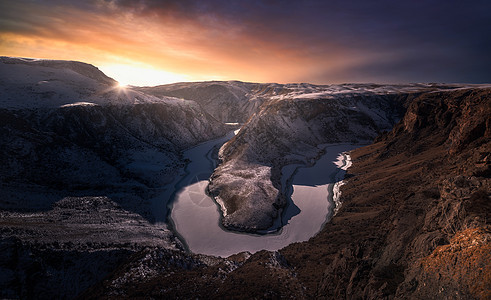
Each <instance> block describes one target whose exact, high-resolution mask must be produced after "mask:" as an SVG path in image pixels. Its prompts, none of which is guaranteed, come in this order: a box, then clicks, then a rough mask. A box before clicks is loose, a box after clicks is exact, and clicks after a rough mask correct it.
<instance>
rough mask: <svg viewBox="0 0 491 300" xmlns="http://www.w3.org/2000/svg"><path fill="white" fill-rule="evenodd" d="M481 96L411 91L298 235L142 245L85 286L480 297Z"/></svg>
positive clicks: (155, 293) (472, 91)
mask: <svg viewBox="0 0 491 300" xmlns="http://www.w3.org/2000/svg"><path fill="white" fill-rule="evenodd" d="M490 96H491V89H490V88H468V89H456V90H451V91H438V92H430V93H423V94H420V95H418V96H417V97H415V98H414V99H413V100H412V101H411V103H410V104H409V106H408V108H407V110H406V112H405V113H404V115H403V117H402V119H401V120H400V121H399V122H398V123H397V124H396V125H395V126H394V128H393V129H392V130H391V131H389V132H386V133H382V134H381V135H379V137H377V139H376V143H374V144H372V145H368V146H365V147H360V148H358V149H356V150H354V151H352V152H351V156H352V159H353V165H352V167H351V168H350V169H348V174H347V176H346V177H347V179H346V184H345V185H343V186H342V188H341V189H342V201H343V205H342V206H341V208H340V210H339V211H338V213H337V214H336V215H335V216H334V217H333V219H332V220H331V221H330V222H329V223H328V224H326V226H325V227H324V228H323V229H322V230H321V231H320V232H319V233H318V234H317V235H316V236H315V237H313V238H311V239H310V240H309V241H307V242H302V243H294V244H291V245H289V246H287V247H285V248H284V249H281V250H279V251H274V252H270V251H260V252H257V253H255V254H252V255H251V254H249V253H240V254H237V255H233V256H230V257H228V258H224V259H221V258H213V257H206V256H203V255H193V254H189V255H188V256H184V257H182V256H178V255H177V253H176V254H174V255H173V256H172V259H170V258H164V259H163V260H161V259H158V258H160V257H168V255H169V254H166V253H162V250H156V249H153V250H148V251H147V252H142V254H141V255H140V256H138V257H136V258H135V259H134V260H132V261H131V262H130V263H128V264H125V265H123V266H121V267H120V268H118V269H117V270H116V271H115V272H114V273H113V274H112V276H111V277H110V278H108V279H107V280H105V281H104V282H101V283H100V284H98V285H96V286H94V287H93V288H92V289H90V290H88V291H87V292H86V293H85V294H83V297H86V298H91V299H93V298H98V297H101V296H102V295H111V294H113V295H117V297H129V298H131V297H137V296H139V297H142V296H143V297H154V298H190V297H196V298H211V297H217V298H220V297H234V298H237V299H251V298H288V297H293V298H299V299H312V298H316V299H338V298H363V299H381V298H386V299H393V298H396V299H428V298H435V297H437V298H452V299H487V298H489V295H490V294H489V293H490V290H489V286H490V284H491V281H490V279H489V276H486V274H489V273H490V271H491V269H490V266H491V265H490V263H489V261H490V259H491V256H490V253H491V252H490V238H491V227H490V225H489V212H490V210H491V207H490V205H489V204H490V203H491V202H490V198H489V191H490V184H491V181H490V168H491V167H490V162H489V157H490V149H491V144H490V143H491V127H490V120H491V109H490V108H491V105H490V99H491V97H490ZM139 266H146V267H148V269H147V271H146V273H145V275H141V274H140V275H137V273H136V272H134V270H137V269H140V268H141V267H139ZM149 266H151V267H149ZM159 270H161V271H159ZM169 274H172V275H169ZM122 280H125V281H122ZM120 282H124V285H121V284H119V283H120Z"/></svg>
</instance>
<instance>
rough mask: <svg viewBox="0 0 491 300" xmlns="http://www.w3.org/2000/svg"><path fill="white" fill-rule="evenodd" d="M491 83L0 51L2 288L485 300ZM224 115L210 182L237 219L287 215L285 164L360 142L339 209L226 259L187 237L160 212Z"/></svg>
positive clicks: (265, 224) (257, 221)
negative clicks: (299, 235) (310, 74)
mask: <svg viewBox="0 0 491 300" xmlns="http://www.w3.org/2000/svg"><path fill="white" fill-rule="evenodd" d="M490 93H491V88H490V87H489V86H486V85H461V84H403V85H379V84H340V85H312V84H307V83H300V84H275V83H243V82H237V81H227V82H219V81H214V82H198V83H179V84H171V85H163V86H157V87H127V88H122V87H119V86H118V85H117V82H116V81H114V80H113V79H111V78H109V77H107V76H106V75H104V74H103V73H102V72H100V71H99V70H98V69H97V68H96V67H94V66H91V65H89V64H85V63H81V62H72V61H53V60H36V59H24V58H9V57H1V58H0V128H1V130H0V163H1V164H2V168H1V169H0V189H1V192H2V196H3V197H2V198H1V200H0V216H1V218H0V249H1V250H2V251H1V252H0V253H1V254H0V297H1V298H37V299H53V298H75V297H79V298H84V299H91V298H118V299H119V298H136V297H140V298H151V297H153V298H212V297H213V298H248V299H249V298H287V297H293V298H299V299H307V298H308V299H311V298H328V299H332V298H369V299H375V298H377V299H379V298H408V299H414V298H417V299H418V298H419V299H427V298H432V297H435V295H437V297H442V298H452V297H453V298H459V299H475V298H489V295H490V294H489V285H490V281H489V278H488V277H489V276H486V274H489V273H490V267H489V266H490V264H489V261H490V258H491V257H489V253H490V251H489V250H490V246H489V241H490V236H491V235H490V233H491V232H490V227H489V216H488V215H489V211H490V206H489V203H490V202H489V200H490V199H489V187H490V180H489V176H490V164H489V155H490V138H491V129H490V128H491V124H490V120H491V111H490V108H491V105H490ZM226 123H241V125H240V126H241V128H240V130H239V131H238V132H237V134H236V136H235V137H234V138H232V139H231V140H230V141H228V142H227V143H226V144H225V145H224V146H222V147H221V149H220V150H218V149H211V150H210V151H209V152H208V153H207V156H206V159H211V158H212V157H213V156H214V154H213V153H216V152H218V154H217V155H216V156H218V158H219V164H218V167H217V168H216V169H215V170H214V173H213V175H212V176H211V178H210V182H209V186H208V188H207V191H208V193H209V194H210V195H211V196H213V197H214V199H215V200H216V201H217V203H219V205H220V207H219V208H220V210H221V212H222V218H221V220H220V221H221V222H222V224H223V225H224V226H225V227H227V228H228V229H233V230H239V231H253V232H256V231H258V230H261V229H265V228H269V227H270V226H271V224H272V222H273V221H274V220H275V219H277V218H278V217H279V216H280V215H281V214H282V212H283V209H284V207H285V204H286V197H287V195H286V194H285V189H286V188H287V187H286V186H285V184H286V183H285V181H282V180H280V178H281V176H282V175H283V174H282V171H283V167H284V166H287V165H289V164H300V165H305V166H309V165H312V164H314V163H315V162H316V160H317V159H318V158H319V157H320V156H321V155H322V153H323V151H324V147H325V145H327V144H331V143H349V144H356V145H357V146H359V148H357V149H355V150H353V151H351V152H350V156H351V160H352V166H351V167H350V168H349V169H348V173H347V175H346V178H345V181H344V182H345V184H344V185H343V186H342V188H341V199H340V200H341V202H342V203H343V205H342V206H341V207H338V208H337V213H336V214H335V215H334V217H333V218H332V220H331V221H330V222H328V223H327V224H325V226H324V227H323V229H322V230H321V231H320V232H319V233H318V234H317V235H315V236H313V237H312V238H310V240H308V241H306V242H301V243H294V244H291V245H289V246H287V247H285V248H283V249H280V250H278V251H265V250H264V251H259V252H256V253H247V252H242V253H237V254H235V255H232V256H230V257H226V258H222V257H213V256H207V255H201V254H193V253H190V252H189V251H186V250H185V249H186V245H185V241H183V240H182V237H179V235H178V233H177V232H176V231H175V229H173V224H172V223H170V224H168V223H169V222H168V221H167V214H168V207H167V204H168V201H170V199H172V197H173V194H174V192H176V193H178V192H179V191H176V190H175V187H176V186H177V185H178V184H177V183H178V182H180V180H181V179H182V178H184V176H186V175H187V172H189V170H188V168H187V166H189V165H190V164H189V163H188V162H189V161H188V160H186V159H185V157H187V156H185V154H184V151H186V150H188V149H190V148H192V147H194V146H196V145H198V144H200V143H202V142H204V141H210V140H213V139H215V138H218V137H222V136H224V135H225V134H226V133H228V132H230V131H231V130H233V129H237V126H236V125H230V124H226ZM373 141H375V142H374V143H373V144H372V142H373ZM193 149H196V148H193ZM203 163H209V161H208V160H207V161H205V162H203ZM198 175H200V176H201V175H202V174H198ZM311 184H314V183H311ZM200 197H203V196H202V195H200ZM200 199H201V198H200ZM196 219H198V217H196ZM276 229H277V228H276ZM241 234H244V233H241Z"/></svg>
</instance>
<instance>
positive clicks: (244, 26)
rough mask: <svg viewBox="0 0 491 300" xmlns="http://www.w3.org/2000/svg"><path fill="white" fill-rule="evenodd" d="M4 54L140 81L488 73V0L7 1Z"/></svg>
mask: <svg viewBox="0 0 491 300" xmlns="http://www.w3.org/2000/svg"><path fill="white" fill-rule="evenodd" d="M0 55H1V56H16V57H30V58H45V59H64V60H77V61H83V62H87V63H90V64H93V65H95V66H97V67H98V68H99V69H101V70H102V71H104V72H105V73H106V74H107V75H109V76H111V77H113V78H114V79H116V80H118V81H119V82H120V83H122V84H132V85H158V84H164V83H171V82H179V81H204V80H241V81H249V82H277V83H291V82H309V83H315V84H334V83H349V82H371V83H408V82H447V83H454V82H458V83H491V1H489V0H486V1H479V0H478V1H472V0H468V1H461V0H459V1H454V0H428V1H422V0H412V1H399V0H397V1H395V0H390V1H389V0H380V1H379V0H373V1H367V0H353V1H348V0H339V1H338V0H324V1H314V0H305V1H288V0H263V1H259V0H196V1H193V0H160V1H157V0H139V1H129V0H87V1H79V0H64V1H62V0H37V1H36V0H2V1H0Z"/></svg>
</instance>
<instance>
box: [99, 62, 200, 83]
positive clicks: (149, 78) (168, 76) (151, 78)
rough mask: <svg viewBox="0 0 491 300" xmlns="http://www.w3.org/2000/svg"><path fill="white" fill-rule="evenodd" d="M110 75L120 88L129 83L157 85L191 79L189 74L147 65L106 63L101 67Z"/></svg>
mask: <svg viewBox="0 0 491 300" xmlns="http://www.w3.org/2000/svg"><path fill="white" fill-rule="evenodd" d="M100 69H101V71H103V72H104V73H105V74H106V75H108V76H109V77H112V78H114V79H115V80H116V81H118V82H119V84H118V87H119V88H125V87H126V86H128V85H134V86H155V85H160V84H167V83H174V82H182V81H189V80H190V78H189V76H186V75H183V74H176V73H171V72H166V71H163V70H157V69H153V68H151V67H145V66H142V67H140V66H138V67H137V66H132V65H106V66H101V67H100Z"/></svg>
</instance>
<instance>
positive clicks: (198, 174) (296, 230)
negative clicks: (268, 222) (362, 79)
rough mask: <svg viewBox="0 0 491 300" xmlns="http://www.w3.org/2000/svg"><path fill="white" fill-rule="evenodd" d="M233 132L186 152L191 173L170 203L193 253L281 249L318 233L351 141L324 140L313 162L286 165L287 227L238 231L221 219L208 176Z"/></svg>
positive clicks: (172, 217) (328, 214) (173, 219)
mask: <svg viewBox="0 0 491 300" xmlns="http://www.w3.org/2000/svg"><path fill="white" fill-rule="evenodd" d="M231 137H233V132H231V133H230V134H228V135H227V136H226V137H223V138H220V139H217V140H213V141H208V142H206V143H203V144H200V145H198V146H196V147H194V148H192V149H190V150H188V151H186V152H185V153H184V156H185V158H187V159H189V160H190V162H189V164H188V165H187V167H186V176H184V178H182V179H181V180H180V181H179V182H178V183H177V184H176V186H175V191H176V192H175V197H174V200H173V202H172V203H171V204H170V210H171V213H170V220H169V221H170V222H171V223H172V225H173V227H174V230H175V231H176V232H177V234H178V236H179V237H180V239H181V240H182V241H183V242H184V243H185V244H186V245H187V247H188V248H189V250H190V251H191V252H193V253H200V254H209V255H216V256H222V257H227V256H229V255H231V254H235V253H238V252H242V251H249V252H251V253H254V252H256V251H259V250H263V249H265V250H278V249H281V248H283V247H285V246H287V245H289V244H291V243H294V242H301V241H306V240H308V239H309V238H310V237H312V236H314V235H315V234H316V233H317V232H319V230H320V229H321V228H322V227H323V225H324V224H325V222H326V221H327V220H328V219H329V218H330V217H331V215H332V213H333V209H334V204H333V203H334V202H333V199H332V195H333V188H334V185H335V183H336V182H338V181H339V180H340V178H342V177H343V176H344V172H345V171H344V170H343V169H345V166H346V163H347V159H348V158H349V156H348V155H347V154H346V153H343V152H345V151H349V150H352V149H354V148H356V147H357V146H355V145H351V144H334V145H325V149H326V151H325V154H324V155H323V156H322V157H321V158H320V159H319V160H318V161H317V162H316V163H315V165H314V166H312V167H303V166H300V165H288V166H286V167H284V168H283V170H282V171H283V172H282V173H283V178H282V182H283V183H284V186H285V184H286V185H287V187H289V189H290V190H289V191H287V192H288V193H291V200H292V203H290V204H289V205H288V207H287V208H286V211H285V212H284V213H283V218H282V219H281V220H282V223H283V227H282V228H281V229H280V230H279V231H277V232H274V233H270V234H263V235H259V234H249V233H238V232H232V231H228V230H226V229H224V228H223V227H222V226H220V224H219V218H220V213H219V210H218V206H217V204H216V203H215V202H214V201H213V200H212V199H211V198H210V197H208V196H207V195H206V193H205V188H206V186H207V185H208V178H209V177H210V175H211V174H212V172H213V169H214V168H215V166H214V160H213V159H212V152H213V148H214V147H217V146H221V145H222V144H223V143H225V142H226V141H227V140H229V139H230V138H231Z"/></svg>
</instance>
